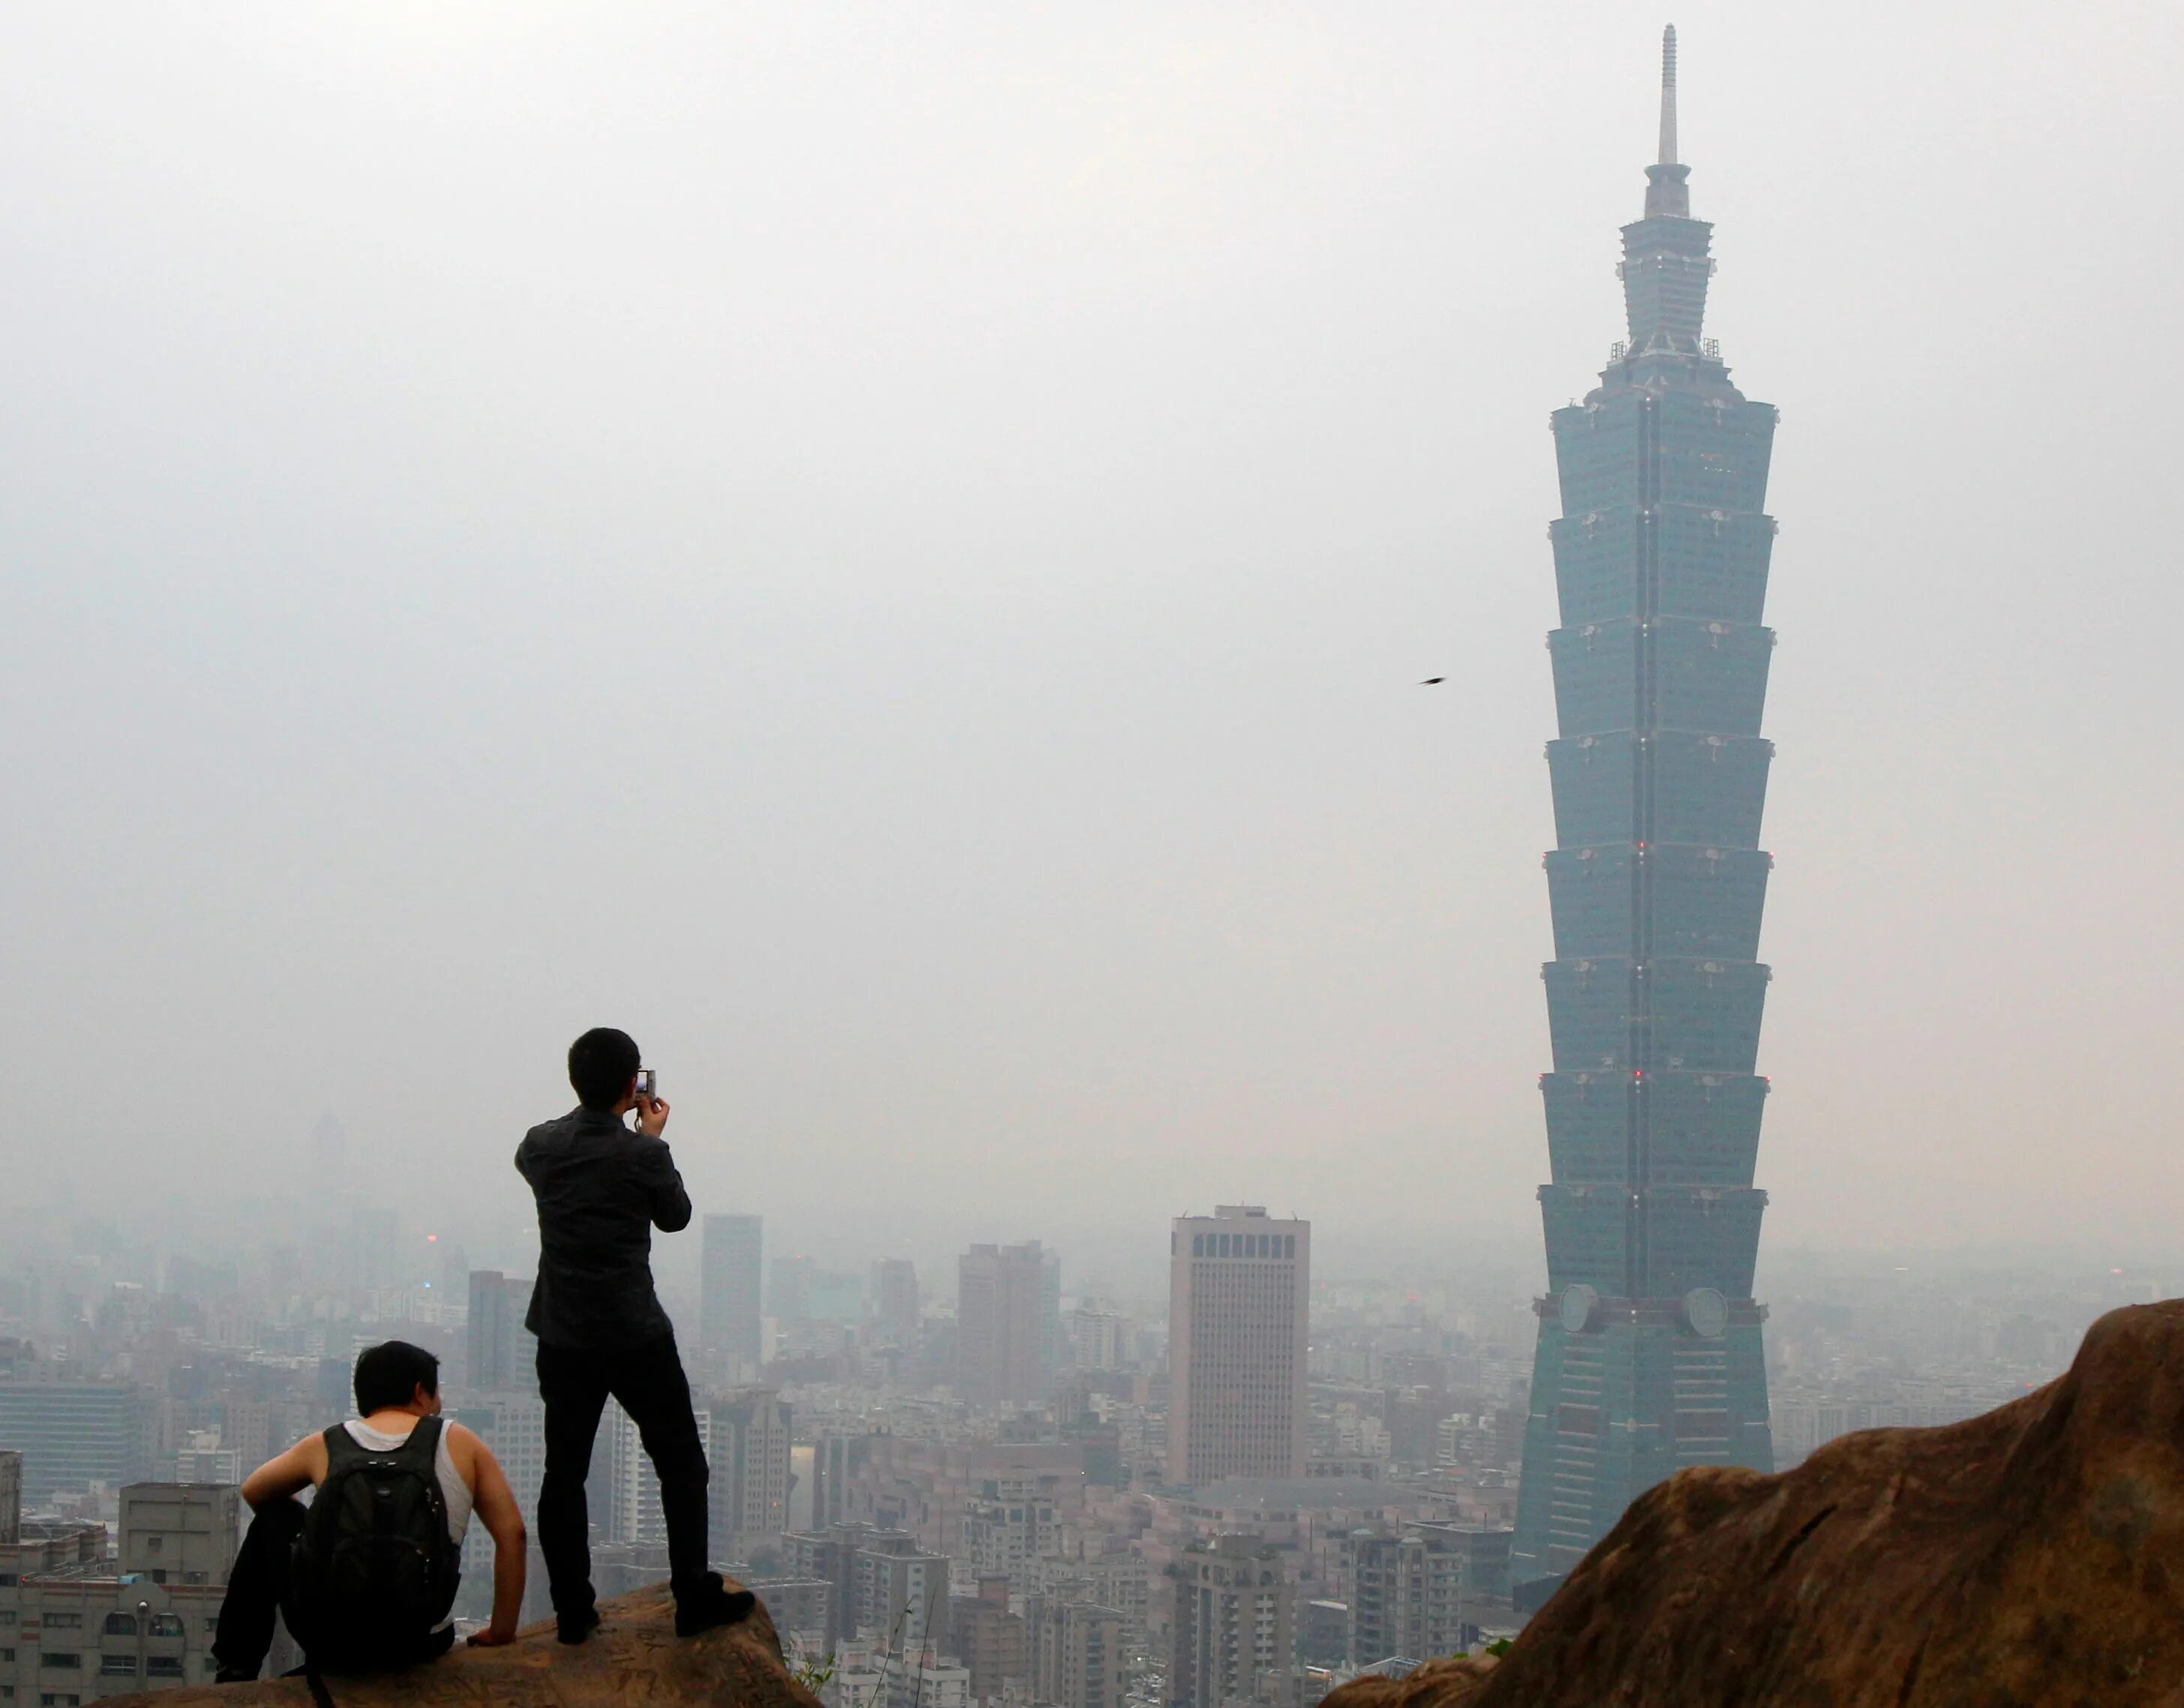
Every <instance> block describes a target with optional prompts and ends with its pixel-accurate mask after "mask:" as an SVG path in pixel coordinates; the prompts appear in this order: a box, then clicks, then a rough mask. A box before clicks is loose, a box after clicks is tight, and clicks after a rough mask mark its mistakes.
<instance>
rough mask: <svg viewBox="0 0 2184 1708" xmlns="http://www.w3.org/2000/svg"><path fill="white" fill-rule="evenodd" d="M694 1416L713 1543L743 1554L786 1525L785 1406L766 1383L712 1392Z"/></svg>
mask: <svg viewBox="0 0 2184 1708" xmlns="http://www.w3.org/2000/svg"><path fill="white" fill-rule="evenodd" d="M698 1417H699V1426H700V1427H702V1428H703V1429H705V1433H706V1454H707V1458H708V1460H709V1461H710V1465H711V1467H712V1482H711V1483H710V1485H709V1486H708V1488H707V1498H708V1499H709V1501H710V1506H711V1520H710V1522H711V1529H712V1536H713V1546H714V1548H715V1549H716V1551H720V1550H726V1549H733V1550H734V1551H735V1554H736V1555H738V1557H743V1558H748V1557H749V1555H750V1554H751V1552H752V1551H753V1550H754V1549H757V1548H760V1547H762V1546H764V1545H765V1544H766V1542H767V1541H768V1540H770V1539H772V1538H777V1537H779V1536H781V1535H783V1533H786V1532H787V1530H788V1470H789V1461H790V1458H791V1449H790V1443H789V1437H790V1434H791V1431H792V1423H793V1420H792V1417H791V1416H790V1408H789V1407H788V1406H787V1405H783V1404H782V1401H781V1396H780V1395H779V1394H777V1393H776V1392H775V1391H774V1390H773V1389H772V1388H742V1389H738V1390H737V1391H735V1392H733V1393H730V1394H721V1395H718V1396H716V1398H715V1399H713V1400H712V1401H711V1402H710V1405H708V1406H706V1407H705V1408H704V1409H702V1410H699V1414H698Z"/></svg>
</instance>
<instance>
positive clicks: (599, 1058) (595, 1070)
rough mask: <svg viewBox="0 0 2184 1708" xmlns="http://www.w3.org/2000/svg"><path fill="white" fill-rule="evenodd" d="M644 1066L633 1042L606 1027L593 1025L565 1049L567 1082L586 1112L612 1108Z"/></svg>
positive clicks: (642, 1059)
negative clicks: (567, 1049)
mask: <svg viewBox="0 0 2184 1708" xmlns="http://www.w3.org/2000/svg"><path fill="white" fill-rule="evenodd" d="M643 1065H644V1057H643V1054H642V1053H640V1052H639V1050H638V1047H637V1040H636V1039H635V1038H632V1037H631V1036H630V1035H629V1034H628V1033H627V1032H616V1030H615V1029H614V1028H613V1027H612V1026H593V1028H592V1029H591V1030H590V1031H589V1032H586V1033H585V1034H584V1035H583V1036H582V1038H578V1039H577V1041H576V1042H575V1043H572V1044H571V1045H570V1046H569V1083H570V1084H571V1085H573V1086H574V1087H576V1088H577V1102H579V1103H581V1104H583V1106H584V1107H585V1108H586V1109H612V1108H613V1107H614V1106H615V1105H616V1104H618V1103H620V1102H621V1099H622V1093H624V1092H626V1091H627V1090H628V1089H629V1082H630V1081H632V1080H633V1079H635V1078H636V1077H637V1071H638V1069H639V1068H640V1067H642V1066H643Z"/></svg>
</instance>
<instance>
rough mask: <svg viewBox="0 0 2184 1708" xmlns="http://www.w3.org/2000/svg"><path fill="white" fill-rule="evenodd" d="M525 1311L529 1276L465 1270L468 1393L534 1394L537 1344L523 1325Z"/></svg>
mask: <svg viewBox="0 0 2184 1708" xmlns="http://www.w3.org/2000/svg"><path fill="white" fill-rule="evenodd" d="M530 1310H531V1282H530V1279H529V1277H518V1278H515V1279H511V1278H510V1277H508V1276H505V1275H504V1274H502V1273H501V1272H500V1271H499V1270H497V1269H473V1270H472V1271H470V1316H469V1319H468V1321H466V1322H465V1325H464V1327H465V1334H466V1350H467V1353H468V1362H469V1368H468V1369H467V1370H466V1371H465V1372H464V1377H465V1381H464V1386H465V1388H466V1389H467V1390H468V1391H469V1392H471V1393H472V1394H488V1393H497V1392H501V1391H504V1390H512V1389H523V1388H528V1389H529V1390H530V1391H532V1393H534V1394H535V1393H537V1392H538V1338H537V1337H536V1336H534V1335H533V1334H532V1332H531V1331H530V1330H529V1329H527V1328H526V1327H524V1326H523V1319H524V1317H525V1316H527V1315H528V1314H529V1312H530Z"/></svg>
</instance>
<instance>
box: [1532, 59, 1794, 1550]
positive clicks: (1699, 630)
mask: <svg viewBox="0 0 2184 1708" xmlns="http://www.w3.org/2000/svg"><path fill="white" fill-rule="evenodd" d="M1662 61H1663V63H1662V97H1661V105H1662V116H1661V159H1660V160H1659V161H1658V164H1654V165H1652V166H1649V167H1647V168H1646V179H1647V187H1646V217H1645V218H1644V219H1642V220H1639V221H1638V222H1637V223H1636V224H1635V225H1626V226H1624V228H1623V265H1622V268H1621V274H1622V278H1623V292H1624V303H1625V306H1626V308H1627V309H1628V313H1629V318H1630V342H1629V343H1628V344H1627V345H1625V344H1619V345H1618V346H1617V347H1616V348H1615V350H1614V353H1613V360H1612V361H1611V363H1610V364H1609V365H1608V367H1607V370H1605V371H1604V372H1603V373H1602V375H1601V384H1600V387H1599V389H1598V390H1596V391H1595V392H1592V393H1591V396H1589V397H1587V398H1585V402H1584V403H1582V404H1573V405H1572V406H1571V407H1570V408H1568V409H1557V411H1556V412H1555V414H1554V416H1553V422H1552V425H1553V430H1554V436H1555V454H1556V460H1557V465H1558V466H1559V469H1560V472H1561V476H1562V502H1563V514H1562V516H1561V519H1560V520H1557V521H1556V522H1555V523H1554V524H1553V525H1552V527H1551V528H1550V530H1549V533H1550V536H1551V537H1552V540H1553V542H1554V557H1555V578H1556V583H1557V589H1558V591H1559V593H1560V596H1561V603H1562V625H1563V626H1561V627H1560V628H1558V629H1557V630H1555V631H1554V632H1553V633H1552V634H1551V635H1549V636H1548V637H1547V650H1548V652H1549V654H1550V655H1551V657H1552V660H1553V665H1554V680H1555V704H1556V711H1557V716H1558V718H1559V720H1560V725H1561V730H1560V734H1559V735H1558V737H1557V739H1555V740H1554V741H1552V742H1550V743H1548V744H1547V766H1548V771H1549V773H1550V776H1551V777H1552V782H1553V787H1554V801H1555V833H1556V840H1557V844H1558V846H1557V848H1556V849H1555V850H1554V852H1553V853H1552V854H1549V855H1547V857H1546V868H1547V888H1548V894H1549V899H1550V902H1551V904H1552V912H1553V917H1554V938H1555V959H1554V960H1552V961H1551V962H1549V963H1548V964H1547V965H1546V969H1545V977H1546V988H1547V1017H1548V1026H1549V1029H1550V1032H1551V1034H1552V1042H1553V1049H1554V1071H1552V1073H1549V1074H1546V1075H1545V1076H1543V1077H1542V1078H1541V1090H1542V1091H1543V1093H1545V1096H1546V1117H1547V1149H1548V1154H1549V1159H1550V1164H1551V1166H1552V1171H1553V1175H1554V1180H1553V1183H1552V1185H1548V1186H1543V1187H1541V1188H1540V1194H1539V1195H1540V1205H1541V1213H1542V1216H1543V1219H1544V1221H1545V1223H1546V1245H1547V1277H1548V1279H1547V1285H1548V1289H1549V1290H1548V1293H1547V1295H1546V1298H1544V1299H1541V1301H1540V1303H1539V1306H1538V1310H1539V1315H1540V1330H1539V1344H1538V1350H1537V1354H1536V1358H1535V1366H1534V1371H1533V1380H1532V1399H1531V1411H1530V1418H1529V1426H1528V1428H1527V1431H1526V1434H1525V1438H1524V1484H1523V1488H1522V1490H1521V1492H1520V1494H1519V1497H1518V1516H1517V1534H1516V1538H1515V1544H1514V1549H1513V1552H1514V1556H1515V1557H1514V1561H1513V1566H1514V1573H1513V1575H1514V1577H1515V1578H1516V1580H1517V1581H1518V1583H1525V1582H1527V1581H1535V1582H1536V1581H1538V1580H1546V1579H1553V1578H1557V1577H1561V1576H1562V1575H1563V1573H1565V1572H1568V1570H1569V1569H1570V1568H1571V1567H1572V1566H1574V1565H1575V1564H1576V1563H1577V1562H1578V1561H1579V1560H1580V1559H1581V1558H1582V1557H1583V1556H1584V1555H1585V1551H1586V1550H1587V1549H1589V1548H1591V1545H1592V1544H1594V1543H1595V1542H1596V1541H1597V1540H1599V1538H1601V1537H1602V1535H1604V1534H1605V1533H1607V1531H1608V1529H1609V1528H1610V1527H1613V1524H1614V1523H1615V1522H1616V1520H1617V1519H1618V1518H1619V1517H1620V1516H1622V1514H1623V1510H1624V1507H1626V1506H1627V1505H1630V1502H1631V1500H1632V1499H1635V1497H1636V1496H1637V1495H1638V1494H1640V1493H1641V1492H1642V1491H1643V1490H1645V1489H1646V1488H1649V1487H1651V1486H1652V1484H1654V1483H1658V1482H1659V1481H1660V1480H1661V1479H1662V1478H1663V1477H1667V1476H1668V1475H1669V1473H1670V1472H1674V1471H1676V1470H1678V1469H1680V1467H1682V1466H1686V1465H1743V1466H1752V1467H1753V1468H1755V1469H1758V1470H1762V1471H1766V1470H1771V1469H1773V1467H1774V1452H1773V1447H1772V1444H1771V1442H1770V1438H1769V1430H1768V1420H1767V1373H1766V1365H1765V1361H1764V1359H1763V1355H1762V1350H1761V1345H1760V1323H1761V1321H1762V1319H1763V1317H1764V1316H1765V1310H1764V1308H1763V1307H1762V1306H1761V1305H1758V1304H1756V1303H1754V1301H1753V1299H1752V1267H1753V1264H1754V1262H1755V1260H1756V1259H1757V1257H1758V1244H1759V1218H1760V1213H1761V1211H1762V1210H1763V1207H1764V1205H1765V1204H1766V1202H1767V1194H1766V1193H1763V1192H1759V1191H1756V1190H1754V1188H1753V1187H1752V1165H1753V1161H1754V1158H1755V1156H1756V1154H1757V1152H1758V1144H1759V1117H1760V1110H1761V1106H1762V1104H1763V1103H1764V1101H1765V1099H1766V1096H1767V1082H1766V1081H1765V1080H1763V1079H1762V1078H1760V1077H1758V1075H1757V1074H1756V1073H1755V1072H1754V1071H1753V1069H1754V1065H1755V1059H1756V1057H1757V1054H1758V1047H1759V1019H1760V1009H1761V1005H1762V1004H1763V1000H1764V999H1765V996H1766V991H1767V981H1768V978H1769V971H1768V969H1767V968H1766V967H1764V966H1763V965H1760V964H1759V961H1758V952H1759V917H1760V910H1761V906H1762V904H1763V902H1764V900H1765V898H1766V893H1767V875H1768V871H1769V866H1770V865H1772V861H1771V860H1770V858H1769V856H1768V855H1767V854H1764V853H1763V852H1762V851H1761V849H1760V847H1759V816H1760V809H1761V806H1762V804H1763V801H1764V798H1765V795H1766V789H1767V770H1768V764H1769V759H1771V758H1772V756H1773V754H1774V747H1773V744H1772V743H1769V742H1768V741H1767V740H1765V739H1764V738H1763V737H1762V736H1761V735H1760V733H1759V715H1760V708H1761V704H1762V702H1763V699H1764V698H1765V696H1766V691H1767V667H1768V659H1769V653H1770V651H1771V649H1772V648H1773V647H1774V644H1775V636H1774V632H1773V631H1771V630H1769V629H1768V628H1766V627H1764V626H1762V624H1761V621H1760V616H1761V608H1762V606H1763V603H1764V600H1765V597H1766V592H1767V570H1768V559H1769V554H1770V551H1771V548H1772V546H1773V542H1774V535H1775V524H1774V522H1773V520H1772V519H1770V518H1769V516H1768V515H1767V514H1766V511H1765V504H1766V491H1767V468H1768V457H1769V450H1770V448H1771V447H1772V444H1773V441H1774V437H1775V410H1774V409H1773V408H1772V406H1770V405H1769V404H1766V403H1753V402H1752V401H1751V400H1750V399H1748V398H1746V397H1745V396H1744V395H1743V393H1742V392H1739V391H1738V390H1737V389H1736V387H1734V386H1732V385H1730V382H1729V370H1727V369H1726V368H1725V367H1724V366H1723V364H1722V362H1721V359H1720V358H1719V355H1718V354H1717V353H1716V351H1715V348H1714V344H1713V340H1712V339H1709V338H1705V337H1702V331H1701V324H1702V317H1703V315H1704V314H1705V310H1706V292H1707V281H1708V277H1709V276H1710V275H1711V274H1712V273H1713V261H1712V260H1711V259H1709V257H1708V248H1709V244H1710V239H1711V236H1712V232H1713V227H1712V226H1710V225H1708V224H1707V223H1706V222H1705V221H1703V220H1694V219H1692V218H1691V196H1690V192H1689V190H1688V188H1687V187H1686V183H1685V181H1686V179H1687V178H1688V176H1689V175H1690V171H1691V169H1690V168H1689V167H1688V166H1685V165H1682V164H1679V163H1678V162H1677V160H1676V159H1675V154H1676V142H1675V31H1674V29H1673V28H1671V29H1670V30H1669V32H1668V34H1667V36H1666V37H1665V38H1664V40H1663V52H1662ZM1535 1593H1536V1592H1535Z"/></svg>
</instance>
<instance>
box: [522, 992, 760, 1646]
mask: <svg viewBox="0 0 2184 1708" xmlns="http://www.w3.org/2000/svg"><path fill="white" fill-rule="evenodd" d="M642 1065H643V1056H642V1055H641V1054H639V1052H638V1048H637V1044H636V1043H635V1042H634V1041H633V1040H632V1038H630V1036H629V1034H628V1033H627V1032H617V1031H616V1030H615V1029H614V1028H613V1027H612V1026H599V1027H595V1028H594V1029H593V1030H592V1031H590V1032H586V1033H585V1034H584V1035H583V1036H582V1038H578V1039H577V1041H576V1042H575V1043H572V1044H571V1045H570V1046H569V1082H570V1084H571V1085H572V1086H574V1087H575V1088H576V1092H577V1107H576V1108H575V1109H573V1110H571V1111H570V1112H569V1113H568V1114H566V1115H562V1116H560V1118H559V1119H557V1120H554V1121H547V1122H545V1123H544V1124H543V1125H542V1126H538V1127H532V1129H531V1131H530V1132H527V1133H526V1134H525V1135H524V1138H523V1143H521V1145H519V1146H518V1147H517V1148H516V1152H515V1166H516V1170H517V1171H518V1172H519V1173H521V1175H522V1177H524V1179H525V1180H526V1181H527V1182H530V1186H531V1192H532V1197H534V1198H535V1199H537V1200H538V1284H537V1285H536V1286H535V1287H534V1288H532V1294H531V1310H530V1314H529V1315H528V1316H526V1318H525V1319H524V1327H526V1328H528V1329H529V1330H530V1331H531V1332H532V1334H534V1335H535V1336H537V1337H538V1393H539V1397H540V1398H541V1399H543V1400H544V1401H545V1403H546V1470H545V1475H544V1476H543V1478H542V1479H541V1481H540V1483H539V1487H538V1548H539V1551H540V1553H542V1554H543V1555H545V1558H546V1576H547V1581H548V1583H549V1588H551V1591H552V1594H553V1598H554V1616H555V1620H556V1622H557V1623H558V1625H559V1626H560V1638H561V1640H562V1641H563V1642H564V1643H581V1642H582V1641H583V1640H584V1638H586V1637H588V1636H589V1635H590V1634H591V1632H592V1628H593V1627H594V1626H596V1625H597V1624H598V1623H599V1613H598V1611H597V1609H596V1607H595V1606H594V1605H593V1603H594V1600H595V1598H594V1596H593V1590H592V1552H591V1544H590V1538H589V1536H588V1524H589V1514H588V1511H587V1510H586V1507H585V1501H584V1479H585V1477H586V1476H587V1475H588V1474H589V1472H590V1471H591V1465H592V1444H593V1440H594V1439H595V1438H597V1436H598V1434H599V1414H600V1412H601V1410H603V1409H604V1407H605V1405H606V1402H607V1396H608V1395H610V1394H612V1395H613V1396H614V1398H615V1399H617V1400H619V1401H620V1402H621V1409H622V1410H624V1411H626V1412H627V1413H628V1414H629V1416H630V1421H632V1422H633V1423H635V1424H636V1425H637V1430H638V1436H639V1438H641V1439H642V1440H643V1443H644V1450H645V1453H646V1454H647V1455H648V1456H649V1457H650V1459H651V1460H652V1467H653V1469H654V1470H655V1472H658V1473H659V1476H660V1511H661V1515H662V1516H664V1517H665V1518H666V1522H667V1561H668V1567H669V1574H670V1575H669V1583H670V1585H671V1588H673V1590H674V1593H675V1630H676V1633H677V1635H678V1636H682V1637H690V1636H694V1635H696V1634H697V1633H699V1632H700V1631H708V1630H710V1629H712V1628H713V1627H715V1626H716V1625H727V1624H732V1623H733V1622H736V1621H737V1620H739V1619H743V1618H745V1617H747V1616H749V1613H750V1611H751V1608H752V1605H754V1601H755V1598H754V1597H753V1596H752V1594H750V1592H749V1590H738V1591H735V1592H734V1593H733V1594H731V1593H730V1592H729V1590H728V1589H727V1588H726V1587H725V1586H724V1585H723V1584H722V1583H721V1577H720V1574H719V1573H718V1572H713V1571H711V1570H710V1569H708V1567H707V1566H706V1563H705V1518H706V1514H705V1485H706V1481H707V1476H708V1472H707V1470H706V1465H705V1447H704V1444H703V1443H702V1442H701V1441H700V1440H699V1435H698V1420H697V1416H696V1415H695V1414H694V1412H693V1411H692V1410H691V1406H690V1383H689V1380H688V1377H685V1376H684V1375H683V1373H682V1357H681V1355H680V1354H678V1353H677V1350H676V1347H675V1330H674V1327H673V1326H672V1325H671V1323H670V1322H669V1321H668V1320H667V1313H666V1311H664V1310H661V1309H660V1299H659V1295H658V1294H656V1293H655V1292H654V1291H653V1286H652V1230H653V1229H654V1228H655V1227H657V1228H658V1229H659V1230H660V1232H662V1233H679V1232H682V1229H683V1228H685V1227H688V1226H689V1225H690V1198H689V1194H688V1193H686V1192H684V1191H683V1189H682V1176H681V1175H680V1174H679V1173H677V1171H676V1167H675V1160H674V1158H673V1156H672V1155H671V1154H669V1151H668V1149H667V1143H666V1140H665V1139H664V1138H661V1137H660V1133H661V1131H662V1130H663V1129H664V1128H665V1127H666V1125H667V1114H668V1110H667V1104H666V1102H665V1101H664V1100H662V1099H660V1098H658V1097H656V1096H655V1095H653V1094H652V1087H651V1082H650V1077H649V1075H648V1076H646V1079H645V1083H644V1084H643V1086H642V1087H640V1085H639V1083H638V1072H639V1070H640V1068H641V1067H642ZM632 1110H634V1111H635V1112H636V1115H637V1130H636V1131H635V1132H631V1131H630V1130H629V1129H628V1128H627V1127H624V1126H623V1125H622V1117H623V1116H624V1115H627V1114H629V1113H630V1112H631V1111H632Z"/></svg>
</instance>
